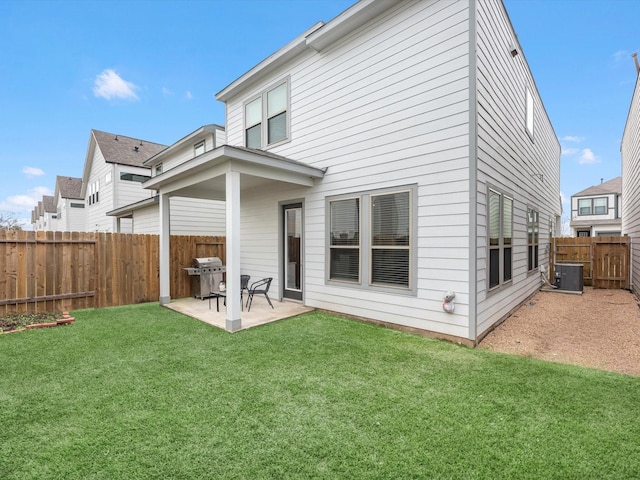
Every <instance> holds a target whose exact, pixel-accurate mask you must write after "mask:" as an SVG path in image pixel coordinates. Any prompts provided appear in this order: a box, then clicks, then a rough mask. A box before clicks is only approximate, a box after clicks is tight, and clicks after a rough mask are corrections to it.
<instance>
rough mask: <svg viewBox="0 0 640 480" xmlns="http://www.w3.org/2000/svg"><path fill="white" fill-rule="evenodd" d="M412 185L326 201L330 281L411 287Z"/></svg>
mask: <svg viewBox="0 0 640 480" xmlns="http://www.w3.org/2000/svg"><path fill="white" fill-rule="evenodd" d="M413 194H414V190H413V189H412V188H409V189H405V190H399V191H382V192H365V193H361V194H359V195H357V196H350V197H342V198H339V199H333V200H329V202H328V206H329V222H328V228H329V232H328V236H329V262H328V264H329V265H328V266H329V275H328V278H329V280H338V281H346V282H351V283H353V284H357V285H360V286H362V287H394V288H403V289H411V288H412V287H413V286H412V281H411V273H412V271H411V270H412V268H411V260H412V256H413V254H412V248H413V242H412V237H413V234H412V229H413V224H414V221H413V200H412V199H413Z"/></svg>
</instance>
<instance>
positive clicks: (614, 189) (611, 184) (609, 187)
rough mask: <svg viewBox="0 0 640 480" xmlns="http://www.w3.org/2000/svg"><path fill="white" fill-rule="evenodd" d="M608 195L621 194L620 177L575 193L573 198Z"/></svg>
mask: <svg viewBox="0 0 640 480" xmlns="http://www.w3.org/2000/svg"><path fill="white" fill-rule="evenodd" d="M608 193H622V177H616V178H614V179H612V180H609V181H608V182H604V183H601V184H600V185H594V186H593V187H589V188H586V189H584V190H582V191H581V192H578V193H575V194H574V195H573V196H574V197H587V196H592V195H606V194H608Z"/></svg>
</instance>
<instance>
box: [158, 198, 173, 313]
mask: <svg viewBox="0 0 640 480" xmlns="http://www.w3.org/2000/svg"><path fill="white" fill-rule="evenodd" d="M158 195H160V200H159V202H158V203H159V205H160V245H159V246H160V253H159V255H160V259H159V265H160V299H159V301H160V305H167V304H169V303H171V282H170V276H169V255H170V253H169V252H170V250H169V242H170V240H171V228H170V225H169V218H170V216H169V196H168V195H166V194H162V193H159V194H158Z"/></svg>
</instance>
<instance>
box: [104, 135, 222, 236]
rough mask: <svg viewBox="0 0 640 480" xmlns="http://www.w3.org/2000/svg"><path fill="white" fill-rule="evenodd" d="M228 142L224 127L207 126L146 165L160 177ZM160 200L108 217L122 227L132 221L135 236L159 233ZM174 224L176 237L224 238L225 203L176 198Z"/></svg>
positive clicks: (125, 208)
mask: <svg viewBox="0 0 640 480" xmlns="http://www.w3.org/2000/svg"><path fill="white" fill-rule="evenodd" d="M224 141H225V131H224V127H222V126H220V125H204V126H202V127H200V128H198V129H197V130H195V131H193V132H191V133H190V134H189V135H186V136H185V137H184V138H182V139H180V140H178V141H177V142H176V143H174V144H173V145H171V146H169V147H167V148H166V149H164V150H161V151H160V152H159V153H157V154H155V155H153V156H152V157H150V158H149V159H147V160H145V161H144V162H143V164H144V167H145V168H147V169H148V170H149V173H150V175H151V176H152V177H153V176H157V175H160V174H161V173H162V172H165V171H169V170H171V169H172V168H174V167H176V166H177V165H180V164H181V163H184V162H185V161H187V160H190V159H192V158H195V157H198V156H199V155H202V154H204V153H205V152H209V151H210V150H213V149H214V148H217V147H218V146H219V145H223V144H224ZM158 199H159V197H157V196H155V195H154V196H153V197H150V198H145V199H143V200H140V201H138V202H136V203H133V204H129V205H125V206H122V207H120V208H117V209H114V210H111V211H109V212H107V215H110V216H113V217H115V218H117V219H118V223H119V224H122V222H123V221H124V220H125V219H128V220H129V222H130V224H131V231H132V233H148V234H158V233H159V228H160V226H159V218H160V217H159V203H158ZM170 225H171V228H170V230H171V234H172V235H194V234H198V235H224V234H225V205H224V202H223V201H220V200H209V199H203V198H183V197H179V196H174V197H172V198H171V218H170Z"/></svg>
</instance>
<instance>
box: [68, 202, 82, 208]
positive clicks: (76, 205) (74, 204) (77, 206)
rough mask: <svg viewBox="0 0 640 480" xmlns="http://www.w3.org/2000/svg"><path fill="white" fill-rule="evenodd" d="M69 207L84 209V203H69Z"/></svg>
mask: <svg viewBox="0 0 640 480" xmlns="http://www.w3.org/2000/svg"><path fill="white" fill-rule="evenodd" d="M70 206H71V208H84V203H74V202H71V204H70Z"/></svg>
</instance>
